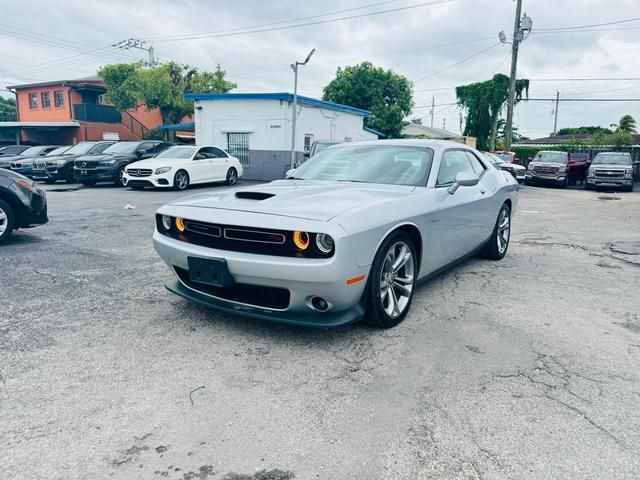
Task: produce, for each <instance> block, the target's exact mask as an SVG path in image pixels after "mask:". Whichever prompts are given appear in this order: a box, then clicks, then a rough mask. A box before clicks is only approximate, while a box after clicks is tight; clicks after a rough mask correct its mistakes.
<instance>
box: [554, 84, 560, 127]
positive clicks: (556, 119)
mask: <svg viewBox="0 0 640 480" xmlns="http://www.w3.org/2000/svg"><path fill="white" fill-rule="evenodd" d="M559 106H560V91H559V90H556V111H555V114H556V115H555V120H554V121H553V134H554V135H557V134H558V107H559Z"/></svg>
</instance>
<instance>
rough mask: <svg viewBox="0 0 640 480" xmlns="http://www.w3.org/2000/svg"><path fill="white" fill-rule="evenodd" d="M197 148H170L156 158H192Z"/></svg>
mask: <svg viewBox="0 0 640 480" xmlns="http://www.w3.org/2000/svg"><path fill="white" fill-rule="evenodd" d="M196 148H197V147H169V148H167V149H166V150H164V151H163V152H161V153H159V154H158V155H156V158H191V155H193V152H195V151H196Z"/></svg>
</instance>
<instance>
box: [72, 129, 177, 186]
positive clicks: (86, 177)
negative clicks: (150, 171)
mask: <svg viewBox="0 0 640 480" xmlns="http://www.w3.org/2000/svg"><path fill="white" fill-rule="evenodd" d="M172 146H173V143H169V142H160V141H156V140H153V141H151V140H150V141H142V142H118V143H116V144H114V145H111V146H110V147H109V148H107V149H106V150H105V151H104V152H102V153H101V154H98V155H83V156H81V157H78V158H77V159H76V160H75V162H74V167H73V174H74V177H75V179H76V180H77V181H79V182H80V183H82V184H83V185H95V184H96V183H98V182H113V183H116V184H117V185H119V186H124V183H123V178H122V175H123V173H124V167H126V166H127V165H129V164H130V163H132V162H137V161H138V160H143V159H145V158H151V157H153V156H155V155H157V154H158V153H160V152H162V151H163V150H166V149H167V148H169V147H172Z"/></svg>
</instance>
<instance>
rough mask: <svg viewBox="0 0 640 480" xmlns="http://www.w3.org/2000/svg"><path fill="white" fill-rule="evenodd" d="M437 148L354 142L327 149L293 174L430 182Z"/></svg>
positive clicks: (315, 177) (393, 182) (344, 179)
mask: <svg viewBox="0 0 640 480" xmlns="http://www.w3.org/2000/svg"><path fill="white" fill-rule="evenodd" d="M432 159H433V150H431V149H430V148H422V147H412V146H405V145H350V146H346V147H336V148H331V149H328V150H325V151H324V152H322V153H320V154H319V155H317V156H315V157H313V158H312V159H310V160H308V161H307V162H306V163H303V164H302V165H301V166H300V167H299V168H298V169H297V170H296V171H295V172H294V174H293V177H291V178H295V179H299V180H328V181H339V182H362V183H382V184H387V185H423V186H424V185H426V183H427V177H428V176H429V170H430V169H431V161H432Z"/></svg>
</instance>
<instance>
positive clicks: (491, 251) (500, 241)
mask: <svg viewBox="0 0 640 480" xmlns="http://www.w3.org/2000/svg"><path fill="white" fill-rule="evenodd" d="M510 238H511V209H510V208H509V205H507V204H506V203H505V204H504V205H502V208H501V209H500V213H498V219H497V220H496V224H495V226H494V227H493V233H492V234H491V238H490V239H489V241H488V242H487V244H486V245H485V246H484V248H483V249H482V250H481V252H480V255H482V256H483V257H484V258H488V259H490V260H502V259H503V258H504V256H505V255H506V254H507V249H508V248H509V239H510Z"/></svg>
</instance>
